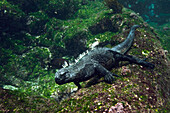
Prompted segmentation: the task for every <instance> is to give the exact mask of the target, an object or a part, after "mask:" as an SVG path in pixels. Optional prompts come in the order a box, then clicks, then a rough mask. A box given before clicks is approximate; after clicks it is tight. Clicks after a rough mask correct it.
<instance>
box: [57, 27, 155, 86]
mask: <svg viewBox="0 0 170 113" xmlns="http://www.w3.org/2000/svg"><path fill="white" fill-rule="evenodd" d="M138 27H139V26H138V25H134V26H133V27H132V28H131V31H130V33H129V35H128V37H127V38H126V40H125V41H124V42H122V43H120V44H119V45H117V46H115V47H113V48H96V49H94V50H92V51H90V52H89V53H87V54H86V55H85V56H84V57H83V58H82V59H80V60H79V61H78V62H77V63H75V64H74V65H71V66H68V67H66V68H62V69H60V70H58V71H57V72H56V73H55V82H56V83H57V84H59V85H62V84H65V83H69V82H74V83H75V85H77V86H78V89H80V88H81V85H80V84H79V83H80V82H82V81H86V80H89V79H90V78H93V77H96V75H97V79H100V78H101V77H104V81H105V82H106V83H109V84H111V83H112V82H113V81H114V80H115V79H114V76H116V77H118V75H116V74H114V73H111V72H110V71H109V70H111V69H112V68H113V67H115V66H117V65H118V63H119V62H120V61H129V62H130V63H134V64H138V65H142V66H144V67H148V68H150V69H153V68H154V64H152V63H149V62H146V61H145V60H141V59H139V58H136V57H134V56H131V55H125V53H126V52H127V51H128V50H129V48H130V47H131V45H132V43H133V40H134V32H135V30H136V29H137V28H138Z"/></svg>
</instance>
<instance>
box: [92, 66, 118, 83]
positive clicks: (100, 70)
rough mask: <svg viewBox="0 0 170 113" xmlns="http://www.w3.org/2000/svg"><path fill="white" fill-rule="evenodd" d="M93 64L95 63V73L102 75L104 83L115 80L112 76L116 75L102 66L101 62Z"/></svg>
mask: <svg viewBox="0 0 170 113" xmlns="http://www.w3.org/2000/svg"><path fill="white" fill-rule="evenodd" d="M94 65H95V69H96V71H97V74H98V75H99V76H101V77H102V76H104V80H105V82H106V83H109V84H111V83H112V82H113V81H114V80H115V78H114V77H113V76H116V77H118V75H116V74H113V73H111V72H110V71H108V70H107V69H106V68H104V67H103V66H102V65H101V64H98V63H96V64H94Z"/></svg>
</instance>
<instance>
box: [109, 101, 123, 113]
mask: <svg viewBox="0 0 170 113" xmlns="http://www.w3.org/2000/svg"><path fill="white" fill-rule="evenodd" d="M123 109H124V107H123V104H122V103H117V104H116V105H115V106H112V107H111V108H110V109H109V112H108V113H126V112H125V111H124V110H123Z"/></svg>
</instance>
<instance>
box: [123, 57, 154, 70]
mask: <svg viewBox="0 0 170 113" xmlns="http://www.w3.org/2000/svg"><path fill="white" fill-rule="evenodd" d="M120 56H121V57H120V60H121V61H129V62H130V63H135V64H139V65H142V66H144V67H148V68H151V69H153V68H154V67H155V65H154V64H152V63H149V62H146V61H145V60H141V59H139V58H137V57H134V56H131V55H120Z"/></svg>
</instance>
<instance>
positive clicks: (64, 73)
mask: <svg viewBox="0 0 170 113" xmlns="http://www.w3.org/2000/svg"><path fill="white" fill-rule="evenodd" d="M70 75H71V74H70V72H69V70H68V69H67V68H62V69H60V70H58V71H57V72H56V73H55V82H56V83H57V84H59V85H61V84H65V83H68V82H70V78H71V76H70Z"/></svg>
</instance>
